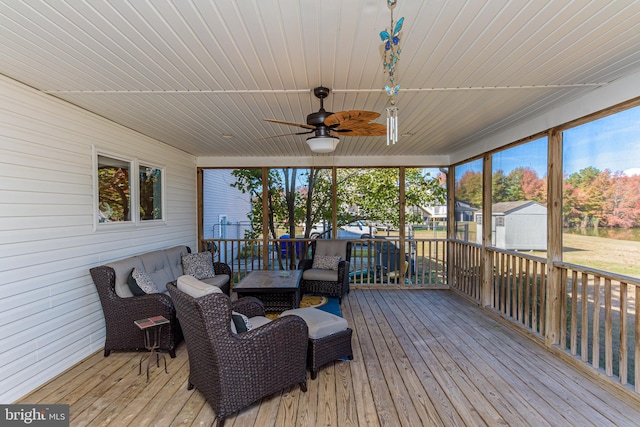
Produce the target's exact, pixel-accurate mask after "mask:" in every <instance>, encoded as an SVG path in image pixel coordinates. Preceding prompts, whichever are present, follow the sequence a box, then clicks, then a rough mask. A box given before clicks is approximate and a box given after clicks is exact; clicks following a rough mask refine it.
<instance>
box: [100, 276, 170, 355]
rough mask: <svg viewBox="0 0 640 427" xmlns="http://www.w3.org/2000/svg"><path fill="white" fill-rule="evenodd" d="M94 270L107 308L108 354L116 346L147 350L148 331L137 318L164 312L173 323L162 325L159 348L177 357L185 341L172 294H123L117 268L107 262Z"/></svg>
mask: <svg viewBox="0 0 640 427" xmlns="http://www.w3.org/2000/svg"><path fill="white" fill-rule="evenodd" d="M90 272H91V277H92V278H93V283H94V284H95V285H96V289H97V290H98V296H99V297H100V303H101V304H102V311H103V312H104V318H105V326H106V339H105V343H104V356H105V357H107V356H108V355H109V354H110V353H111V351H112V350H125V351H146V350H147V349H146V348H145V345H144V333H143V332H142V331H141V330H140V328H138V327H137V326H136V325H135V324H134V321H135V320H138V319H144V318H145V317H152V316H164V317H165V318H166V319H167V320H169V322H170V325H169V326H168V327H163V328H162V329H161V333H160V337H159V342H158V348H159V350H160V351H166V352H168V353H169V355H170V356H171V357H176V346H177V345H178V343H179V342H180V341H182V331H181V330H180V325H178V321H177V319H176V312H175V309H174V308H173V303H172V302H171V298H170V297H169V295H167V294H148V295H142V296H136V297H130V298H121V297H119V296H118V295H117V294H116V290H115V282H116V272H115V270H114V269H113V268H111V267H109V266H105V265H103V266H99V267H94V268H92V269H91V270H90Z"/></svg>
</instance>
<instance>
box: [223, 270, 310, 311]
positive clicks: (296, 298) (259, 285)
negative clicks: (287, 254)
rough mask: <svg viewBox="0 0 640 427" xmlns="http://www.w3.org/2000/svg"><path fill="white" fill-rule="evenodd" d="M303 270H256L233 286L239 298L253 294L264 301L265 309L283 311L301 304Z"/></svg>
mask: <svg viewBox="0 0 640 427" xmlns="http://www.w3.org/2000/svg"><path fill="white" fill-rule="evenodd" d="M301 277H302V270H290V271H289V270H255V271H252V272H251V273H249V274H247V276H246V277H245V278H244V279H242V280H241V281H240V283H238V284H237V285H235V286H234V287H233V290H234V291H235V292H237V293H238V298H242V297H247V296H252V297H256V298H258V299H259V300H260V301H262V302H263V303H264V310H265V311H268V312H281V311H285V310H291V309H294V308H298V306H299V305H300V278H301Z"/></svg>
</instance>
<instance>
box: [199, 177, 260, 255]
mask: <svg viewBox="0 0 640 427" xmlns="http://www.w3.org/2000/svg"><path fill="white" fill-rule="evenodd" d="M235 181H236V179H235V177H234V176H233V175H231V169H205V170H204V171H203V186H202V187H203V188H202V193H203V194H202V196H203V197H202V203H203V218H202V222H203V235H204V238H205V239H244V238H245V231H248V230H250V229H251V223H250V221H249V212H251V199H250V198H251V196H250V194H249V193H243V192H242V191H240V190H238V189H237V188H235V187H232V186H231V184H232V183H234V182H235ZM219 249H220V250H223V251H224V252H225V253H227V256H228V258H227V259H231V245H230V244H227V247H226V248H219ZM237 251H238V248H237V247H236V248H234V252H235V254H236V255H237V253H238V252H237ZM223 256H224V255H223Z"/></svg>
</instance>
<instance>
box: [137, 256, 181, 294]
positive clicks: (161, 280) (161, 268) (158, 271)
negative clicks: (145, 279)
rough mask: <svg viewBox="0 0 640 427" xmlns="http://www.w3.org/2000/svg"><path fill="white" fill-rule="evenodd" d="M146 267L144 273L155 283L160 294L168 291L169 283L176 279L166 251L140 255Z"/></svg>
mask: <svg viewBox="0 0 640 427" xmlns="http://www.w3.org/2000/svg"><path fill="white" fill-rule="evenodd" d="M138 257H139V258H140V259H141V260H142V265H144V271H146V272H147V274H148V275H149V277H151V280H153V283H155V284H156V288H158V292H165V291H166V290H167V283H169V282H172V281H174V280H175V279H176V277H175V276H174V275H173V270H172V269H171V263H170V262H169V257H167V253H166V252H165V251H164V250H160V251H153V252H147V253H146V254H142V255H138Z"/></svg>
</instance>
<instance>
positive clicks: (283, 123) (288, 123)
mask: <svg viewBox="0 0 640 427" xmlns="http://www.w3.org/2000/svg"><path fill="white" fill-rule="evenodd" d="M263 120H264V121H267V122H271V123H278V124H280V125H287V126H298V127H299V128H304V129H312V130H315V129H316V127H315V126H313V125H305V124H302V123H294V122H286V121H284V120H276V119H263Z"/></svg>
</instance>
